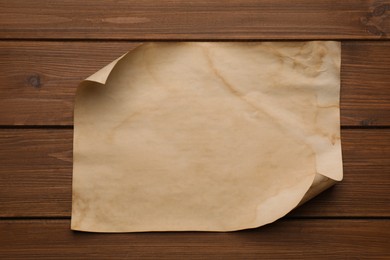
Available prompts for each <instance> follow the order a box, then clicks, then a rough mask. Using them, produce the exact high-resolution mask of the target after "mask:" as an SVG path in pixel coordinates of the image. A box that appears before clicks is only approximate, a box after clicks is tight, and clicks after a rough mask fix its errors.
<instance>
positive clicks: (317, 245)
mask: <svg viewBox="0 0 390 260" xmlns="http://www.w3.org/2000/svg"><path fill="white" fill-rule="evenodd" d="M0 11H1V12H0V259H13V258H15V259H16V258H23V259H25V258H32V259H44V258H47V259H57V258H58V259H59V258H60V259H70V258H77V259H90V258H103V259H115V258H121V259H122V258H135V259H140V258H149V259H160V258H161V259H172V258H178V259H186V258H197V259H204V258H219V259H224V258H227V257H231V258H234V259H250V258H256V259H259V258H265V259H270V258H277V259H292V258H298V259H301V258H308V259H319V258H326V259H329V258H331V257H335V258H338V259H340V258H341V259H345V258H369V259H382V258H383V259H385V258H386V259H390V249H389V248H390V242H389V241H390V41H389V39H390V1H389V0H385V1H380V0H378V1H376V0H356V1H352V0H346V1H336V0H335V1H331V0H318V1H311V0H297V1H290V0H280V1H274V0H262V1H254V0H228V1H222V0H221V1H217V0H192V1H191V0H185V1H177V0H166V1H157V0H155V1H152V0H150V1H146V0H137V1H135V0H134V1H124V0H123V1H121V0H107V1H103V0H95V1H89V0H86V1H77V0H63V1H50V0H31V1H29V0H12V1H11V0H8V1H7V0H0ZM315 39H324V40H325V39H332V40H341V41H342V73H341V83H342V89H341V122H342V139H341V140H342V145H343V157H344V158H343V159H344V172H345V179H344V181H343V182H342V183H340V184H338V185H337V186H335V187H333V188H331V189H330V190H328V191H326V192H325V193H323V194H321V195H320V196H318V197H317V198H315V199H313V200H312V201H310V202H308V203H307V204H305V205H304V206H302V207H300V208H299V209H297V210H294V211H293V212H292V213H291V214H289V215H288V216H287V217H285V218H283V219H281V220H279V221H277V222H276V223H273V224H271V225H268V226H265V227H262V228H258V229H253V230H247V231H239V232H230V233H202V232H182V233H138V234H93V233H82V232H73V231H71V230H70V212H71V178H72V132H73V126H72V124H73V119H72V109H73V98H74V95H75V91H76V87H77V85H78V83H79V82H80V81H81V80H82V79H83V78H85V77H87V76H89V75H90V74H91V73H93V72H95V71H96V70H98V69H99V68H101V67H102V66H104V65H105V64H107V63H108V62H110V61H112V60H113V59H115V58H116V57H118V56H120V55H121V54H123V53H124V52H126V51H127V50H130V49H132V48H134V47H135V46H136V45H138V44H140V43H141V42H144V41H165V40H169V41H172V40H196V41H206V40H207V41H217V40H218V41H220V40H224V41H225V40H315Z"/></svg>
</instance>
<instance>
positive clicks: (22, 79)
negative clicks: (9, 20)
mask: <svg viewBox="0 0 390 260" xmlns="http://www.w3.org/2000/svg"><path fill="white" fill-rule="evenodd" d="M138 45H139V43H134V42H118V41H117V42H74V41H70V42H61V41H59V42H57V41H55V42H35V41H33V42H19V41H3V42H0V82H1V83H0V111H2V113H1V115H0V125H72V124H73V100H74V95H75V91H76V88H77V85H78V83H79V82H80V81H81V80H82V79H84V78H86V77H88V76H89V75H90V74H92V73H94V72H95V71H97V70H99V69H100V68H101V67H103V66H104V65H106V64H107V63H109V62H111V61H112V60H114V59H115V58H117V57H118V56H120V55H122V54H123V53H125V52H126V51H128V50H131V49H133V48H135V47H136V46H138ZM342 46H343V48H342V73H341V82H342V91H341V123H342V125H344V126H348V125H354V126H355V125H375V126H383V125H390V88H389V85H390V73H389V71H390V51H389V49H390V41H386V42H366V41H360V42H359V41H358V42H355V41H352V42H343V45H342Z"/></svg>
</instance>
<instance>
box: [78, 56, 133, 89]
mask: <svg viewBox="0 0 390 260" xmlns="http://www.w3.org/2000/svg"><path fill="white" fill-rule="evenodd" d="M127 53H128V52H127ZM127 53H125V54H123V55H122V56H120V57H119V58H117V59H116V60H114V61H113V62H111V63H110V64H108V65H106V66H104V67H103V68H101V69H100V70H99V71H97V72H95V73H94V74H92V75H91V76H89V77H88V78H86V79H85V80H88V81H93V82H97V83H100V84H105V83H106V81H107V78H108V76H109V75H110V73H111V71H112V70H113V69H114V67H115V65H116V64H117V63H118V61H120V60H121V59H122V58H123V57H125V56H126V54H127Z"/></svg>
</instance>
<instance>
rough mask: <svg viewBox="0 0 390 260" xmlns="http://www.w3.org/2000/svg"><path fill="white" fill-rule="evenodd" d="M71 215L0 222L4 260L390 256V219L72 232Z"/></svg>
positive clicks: (350, 257) (0, 243) (295, 221)
mask: <svg viewBox="0 0 390 260" xmlns="http://www.w3.org/2000/svg"><path fill="white" fill-rule="evenodd" d="M69 228H70V222H69V220H19V221H10V220H3V221H0V230H1V231H2V232H1V233H0V245H1V246H0V258H2V259H75V258H76V259H331V258H336V259H355V258H356V259H388V258H389V257H390V250H389V247H388V246H389V244H388V239H389V237H390V220H340V219H333V220H331V219H325V220H324V219H310V220H309V219H307V220H304V221H302V220H291V219H290V220H282V221H277V222H276V223H273V224H270V225H267V226H265V227H261V228H258V229H252V230H245V231H238V232H227V233H217V232H154V233H127V234H126V233H125V234H96V233H84V232H72V231H71V230H70V229H69Z"/></svg>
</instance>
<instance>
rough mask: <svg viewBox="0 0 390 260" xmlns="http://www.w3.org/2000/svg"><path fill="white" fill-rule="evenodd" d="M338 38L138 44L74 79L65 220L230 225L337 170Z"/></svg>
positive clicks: (308, 190) (248, 220)
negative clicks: (69, 208)
mask: <svg viewBox="0 0 390 260" xmlns="http://www.w3.org/2000/svg"><path fill="white" fill-rule="evenodd" d="M339 93H340V44H339V43H337V42H330V41H327V42H319V41H314V42H261V43H260V42H251V43H243V42H233V43H230V42H215V43H208V42H180V43H172V42H170V43H147V44H143V45H141V46H140V47H138V48H136V49H135V50H133V51H131V52H129V53H127V54H125V55H124V56H122V57H120V58H118V59H117V60H116V61H114V62H113V63H111V64H109V65H108V66H106V67H105V68H103V69H102V70H101V71H99V72H97V73H95V74H94V75H92V76H91V77H90V78H88V79H87V80H86V81H84V82H83V83H82V84H81V85H80V87H79V89H78V92H77V95H76V103H75V113H74V125H75V129H74V166H73V204H72V229H74V230H82V231H94V232H139V231H181V230H183V231H184V230H199V231H232V230H239V229H246V228H253V227H258V226H261V225H264V224H267V223H270V222H273V221H275V220H277V219H278V218H280V217H282V216H284V215H285V214H287V213H288V212H290V211H291V210H292V209H293V208H295V207H296V206H297V205H298V204H299V203H302V202H304V201H306V200H308V199H310V198H311V197H313V196H315V195H316V194H318V193H319V192H321V191H322V190H324V189H326V188H328V187H329V186H331V185H332V184H333V183H334V182H335V181H340V180H341V179H342V159H341V145H340V119H339V114H340V111H339Z"/></svg>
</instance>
